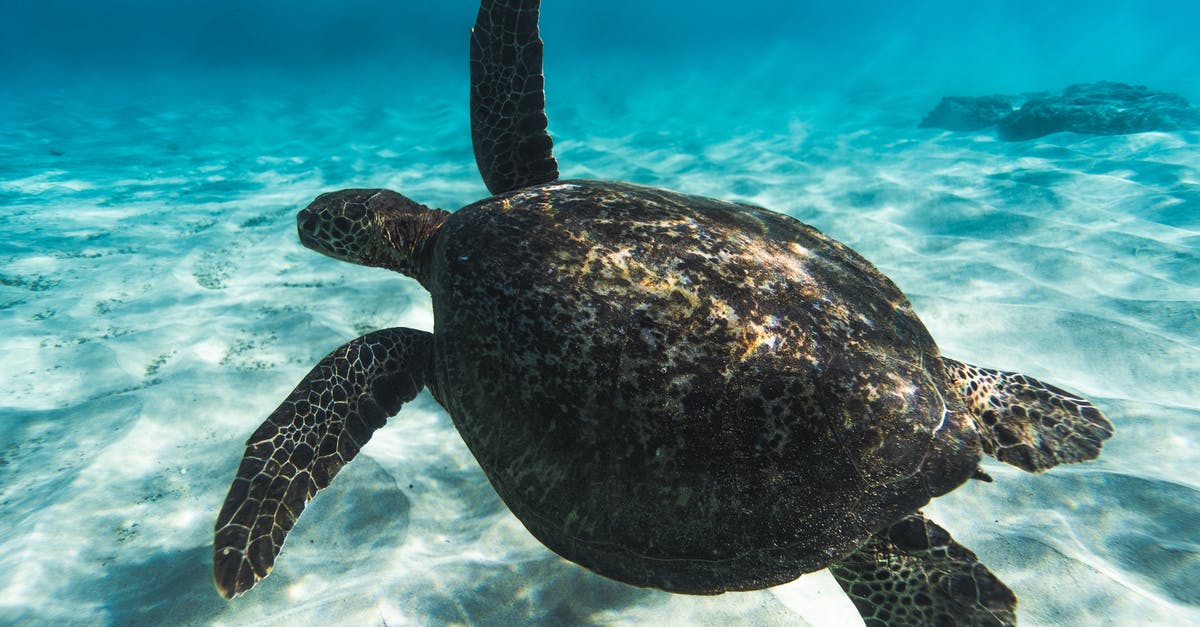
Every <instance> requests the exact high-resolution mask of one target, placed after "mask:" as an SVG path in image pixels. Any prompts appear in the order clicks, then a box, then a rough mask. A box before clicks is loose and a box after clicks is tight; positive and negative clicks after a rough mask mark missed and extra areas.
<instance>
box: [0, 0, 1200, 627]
mask: <svg viewBox="0 0 1200 627" xmlns="http://www.w3.org/2000/svg"><path fill="white" fill-rule="evenodd" d="M429 4H431V3H424V2H393V3H383V2H367V1H365V0H359V1H357V2H349V3H343V4H341V5H340V6H339V7H338V8H336V9H335V8H333V7H332V5H329V6H325V5H321V4H316V3H311V4H306V3H300V4H297V3H284V2H281V1H259V2H253V3H233V2H224V3H221V2H203V3H202V2H180V3H174V4H172V5H171V8H164V7H163V6H161V5H160V3H150V2H133V1H127V2H116V1H114V0H107V1H104V2H97V3H92V4H90V5H87V6H83V5H82V3H80V4H79V5H77V4H76V3H69V2H41V3H25V2H17V3H7V4H5V5H4V6H3V7H0V76H2V77H3V80H0V82H2V83H3V85H2V86H0V95H2V96H3V98H0V355H2V356H3V359H0V426H2V427H3V428H0V530H3V531H0V623H18V624H20V623H29V624H40V623H93V624H94V623H100V624H106V623H112V624H130V623H150V624H156V623H175V624H209V623H266V624H283V623H287V624H308V623H314V622H318V621H321V622H325V621H329V620H335V621H336V622H340V623H345V624H378V623H387V624H440V623H457V624H481V625H492V624H500V625H505V624H522V623H544V624H666V623H668V622H671V623H675V624H680V623H694V624H719V623H726V624H728V623H731V622H732V623H738V624H805V623H808V624H813V625H842V624H855V621H857V620H858V619H857V615H856V613H855V611H854V609H853V607H852V606H851V605H850V604H849V602H848V601H847V600H845V598H844V597H843V596H842V594H841V592H840V590H839V589H838V588H837V586H836V584H835V583H833V580H832V579H831V578H830V577H829V576H828V575H827V574H825V573H818V574H814V575H809V576H805V577H803V578H801V579H800V580H799V581H797V582H796V583H793V584H789V585H787V586H782V587H779V588H776V589H772V590H768V591H761V592H754V593H735V594H726V595H722V596H719V597H712V598H707V597H706V598H696V597H684V596H674V595H669V594H666V593H661V592H656V591H648V590H640V589H635V588H630V587H627V586H623V585H620V584H616V583H613V582H610V581H607V580H605V579H602V578H600V577H598V576H595V575H592V574H590V573H589V572H587V571H585V570H583V569H581V568H579V567H577V566H574V565H572V564H570V563H567V562H565V561H563V560H561V559H559V558H557V557H555V556H554V555H553V554H551V553H550V552H549V551H548V550H546V549H544V548H543V547H542V546H541V545H540V544H538V543H537V542H536V541H535V540H533V539H532V538H531V537H530V536H529V535H528V533H527V532H526V531H525V530H524V528H523V527H522V526H521V524H520V523H519V522H518V521H517V520H516V519H515V518H513V517H512V516H511V514H509V513H508V511H507V509H506V508H505V507H504V506H503V504H502V503H501V502H500V501H499V500H498V498H497V497H496V496H495V494H494V492H493V491H492V490H491V488H490V486H489V485H488V483H487V480H486V479H485V477H484V476H483V474H482V471H481V470H480V469H479V468H478V466H477V465H476V464H475V462H474V460H473V458H472V457H471V456H470V454H469V452H468V451H467V450H466V448H465V446H464V445H463V444H462V442H461V440H460V439H459V438H458V436H457V434H456V433H455V431H454V429H453V426H452V425H451V422H450V420H449V418H448V417H447V416H446V415H445V414H444V413H443V412H442V411H441V409H440V408H439V407H438V406H437V405H436V404H435V403H434V402H433V400H432V399H431V398H430V397H428V395H422V396H420V397H418V399H417V400H416V401H415V402H414V403H412V404H410V405H408V406H406V407H405V409H404V411H403V413H402V414H401V415H400V416H398V417H397V418H394V419H392V420H391V421H390V423H389V426H388V427H387V428H386V429H383V430H381V431H379V432H377V433H376V435H375V436H374V438H373V439H372V441H371V443H370V444H369V445H368V446H367V447H366V448H365V449H364V450H363V452H362V454H361V455H360V456H359V457H358V458H357V459H356V460H355V461H354V463H352V464H350V465H349V466H348V467H347V468H346V469H345V470H344V471H343V472H342V474H341V475H340V476H339V478H338V479H337V481H336V482H334V484H333V486H332V487H331V488H330V489H329V490H327V491H325V492H323V493H322V495H321V496H320V497H318V498H317V499H316V500H314V502H313V503H312V505H311V506H310V508H309V509H308V511H307V513H306V514H305V515H304V517H303V518H302V519H301V521H300V523H299V524H298V526H297V527H296V529H295V531H293V533H292V534H291V536H290V537H289V540H288V543H287V546H286V547H285V549H284V551H283V553H282V554H281V557H280V559H279V561H278V563H277V567H276V569H275V571H274V573H273V574H272V575H271V576H270V577H268V578H267V579H265V580H264V581H263V582H262V583H261V584H260V585H259V586H258V587H256V588H255V589H254V590H253V591H251V592H250V593H248V594H247V595H245V596H243V597H240V598H238V599H236V600H234V601H232V602H227V601H225V600H223V599H221V598H220V597H219V596H218V595H217V593H216V591H215V589H214V588H213V586H212V583H211V576H210V569H211V541H212V524H213V521H214V518H215V516H216V512H217V510H218V509H219V506H220V503H221V501H222V500H223V498H224V496H225V492H226V490H227V488H228V485H229V481H230V480H231V479H232V476H233V472H234V470H235V468H236V466H237V462H238V459H239V458H240V456H241V452H242V443H243V441H244V440H245V438H246V436H247V435H248V434H249V433H250V432H251V431H253V429H254V428H255V427H256V426H257V425H258V424H259V423H260V422H261V420H262V419H263V417H264V416H265V415H266V414H268V413H269V412H270V411H271V410H272V409H273V408H274V407H275V406H276V404H277V403H278V402H279V401H280V400H281V399H282V398H283V396H284V395H286V393H287V392H288V391H289V390H291V388H292V386H293V385H295V383H296V382H297V381H298V380H299V379H300V377H302V376H303V375H304V374H305V373H306V372H307V371H308V369H309V368H310V367H311V365H312V364H313V363H315V362H316V361H317V360H318V359H320V357H321V356H323V355H324V354H326V353H327V352H328V351H330V350H331V349H333V348H334V347H336V346H338V345H340V344H342V343H343V342H345V341H347V340H349V339H351V338H353V337H355V336H357V335H360V334H362V333H364V332H367V331H369V330H372V329H376V328H382V327H390V326H411V327H416V328H423V329H431V328H432V324H433V321H432V314H431V311H430V307H429V299H428V296H427V295H426V294H425V293H424V292H423V291H421V290H420V288H419V287H418V286H417V285H416V284H415V283H414V282H412V281H408V280H405V279H403V278H401V277H399V276H397V275H394V274H391V273H388V272H386V271H383V270H374V269H369V268H362V267H356V266H351V265H348V264H344V263H339V262H336V261H334V260H331V259H328V258H325V257H321V256H318V255H316V254H314V253H312V252H311V251H308V250H306V249H304V248H302V247H301V246H300V245H299V243H298V241H297V239H296V236H295V227H294V224H295V223H294V215H295V212H296V210H297V209H298V208H300V207H302V206H303V205H305V204H306V203H307V202H308V201H309V200H311V199H312V197H314V196H315V195H317V194H318V193H320V192H323V191H329V190H335V189H340V188H344V187H389V188H392V189H396V190H398V191H401V192H403V193H405V194H406V195H408V196H410V197H412V198H414V199H417V200H418V201H421V202H424V203H427V204H430V205H435V206H440V207H443V208H446V209H453V208H455V207H458V206H461V205H464V204H466V203H468V202H470V201H473V200H475V199H478V198H481V197H484V196H485V195H486V191H485V189H484V186H483V184H482V182H481V180H480V179H479V177H478V174H477V173H476V171H475V165H474V161H473V157H472V154H471V144H470V139H469V131H468V119H467V109H466V93H467V92H466V89H467V82H466V81H467V67H466V59H465V56H466V33H467V29H468V28H469V26H470V24H471V23H472V21H473V18H474V12H475V9H476V6H475V5H473V4H472V3H470V2H465V1H464V2H457V1H456V2H453V3H451V2H446V3H440V4H441V5H446V6H439V8H437V9H430V8H429V7H428V6H427V5H429ZM639 4H640V3H636V2H633V1H632V0H620V1H614V2H607V3H587V4H586V6H585V4H584V3H574V2H572V3H566V2H553V3H552V2H548V3H547V4H546V6H545V7H544V8H543V36H544V39H545V40H546V45H547V59H546V74H547V80H548V98H549V105H548V108H549V109H548V113H549V115H550V120H551V123H550V130H551V132H552V133H553V135H554V137H555V139H556V142H557V143H556V152H557V155H558V158H559V163H560V166H561V168H562V171H563V174H564V176H566V177H594V178H612V179H623V180H630V181H634V182H639V183H648V184H654V185H661V186H665V187H670V188H673V189H678V190H681V191H686V192H690V193H696V194H702V195H709V196H715V197H721V198H729V199H734V200H742V201H747V202H752V203H755V204H759V205H763V206H766V207H770V208H772V209H775V210H777V211H781V212H785V213H788V214H790V215H793V216H795V217H797V218H799V219H801V220H803V221H805V222H808V223H810V224H813V225H815V226H817V227H819V228H820V229H822V230H823V231H825V232H826V233H829V234H830V235H833V236H834V237H837V238H839V239H841V240H842V241H844V242H846V243H848V244H850V245H851V246H853V247H854V248H855V249H856V250H858V251H859V252H861V253H862V254H863V255H865V256H866V257H867V258H869V259H871V260H872V261H873V262H874V263H876V264H877V265H878V266H879V267H880V268H881V269H882V270H883V271H884V272H885V273H887V274H888V275H889V276H891V277H892V278H893V279H894V280H895V281H896V283H897V284H898V285H899V286H900V287H901V288H902V289H903V290H904V291H905V292H906V293H907V294H908V295H909V296H910V298H911V299H912V301H913V303H914V306H915V308H916V310H917V311H918V313H919V314H920V315H921V318H922V319H923V320H924V321H925V323H926V325H927V326H928V327H929V329H930V331H931V333H932V334H933V335H934V337H935V338H937V340H938V342H939V344H940V345H941V347H942V349H943V351H944V352H945V353H946V354H948V355H951V356H954V357H957V358H960V359H963V360H966V361H970V362H973V363H978V364H981V365H988V366H992V367H998V368H1005V369H1015V370H1020V371H1022V372H1025V373H1028V374H1030V375H1033V376H1036V377H1039V378H1041V379H1044V380H1048V381H1052V382H1054V383H1056V384H1058V385H1061V386H1063V387H1067V388H1069V389H1072V390H1076V391H1078V392H1080V393H1082V394H1083V395H1085V396H1087V397H1089V398H1090V399H1092V400H1093V401H1094V402H1095V403H1096V404H1097V405H1098V406H1099V407H1100V408H1101V409H1102V410H1104V411H1105V412H1106V413H1107V414H1108V416H1109V417H1110V418H1111V419H1112V420H1113V422H1114V423H1115V424H1116V427H1117V435H1116V436H1115V437H1114V438H1113V439H1112V440H1110V441H1109V443H1108V444H1107V445H1106V447H1105V450H1104V453H1103V455H1102V456H1101V458H1100V459H1099V460H1097V461H1095V462H1092V463H1088V464H1083V465H1079V466H1073V467H1061V468H1057V469H1054V470H1053V471H1050V472H1048V473H1046V474H1044V475H1038V476H1032V475H1027V474H1023V473H1021V472H1020V471H1018V470H1016V469H1013V468H1010V467H1007V466H1002V465H1000V464H998V463H995V462H991V461H985V468H986V470H987V472H989V473H990V474H992V475H993V476H994V477H995V478H996V481H995V483H992V484H984V483H979V482H972V483H971V484H968V485H966V486H964V487H963V488H961V489H959V490H957V491H955V492H953V493H951V494H950V495H947V496H946V497H943V498H940V499H938V500H936V501H935V502H934V503H933V504H932V505H930V506H929V507H928V508H927V510H926V511H928V512H929V513H930V515H931V517H933V518H935V519H936V520H938V521H939V523H940V524H942V526H944V527H946V528H947V529H948V530H949V531H950V532H951V533H952V534H953V535H954V536H955V538H956V539H958V540H959V541H960V542H961V543H962V544H964V545H966V546H968V547H970V548H971V549H972V550H974V551H975V552H976V553H978V554H979V556H980V557H981V559H982V560H983V561H984V562H985V563H986V564H987V565H988V566H989V567H990V568H991V569H992V570H993V571H994V572H996V573H997V575H998V576H999V577H1000V578H1001V579H1002V580H1003V581H1005V582H1006V583H1007V584H1008V585H1009V586H1010V587H1011V588H1013V590H1014V591H1015V592H1016V594H1017V595H1018V597H1019V599H1020V606H1019V617H1020V620H1021V621H1022V623H1023V624H1034V625H1060V624H1061V625H1096V624H1117V625H1121V624H1171V625H1177V624H1188V623H1191V624H1200V594H1198V593H1197V588H1196V585H1195V582H1196V581H1197V580H1198V579H1200V525H1198V523H1197V521H1200V505H1198V503H1200V494H1198V492H1200V479H1198V477H1200V462H1197V461H1196V460H1197V456H1198V454H1200V392H1197V390H1198V389H1200V341H1198V340H1197V338H1200V133H1197V132H1195V131H1174V132H1151V133H1141V134H1136V135H1122V136H1111V137H1097V136H1083V135H1075V134H1070V133H1060V134H1055V135H1050V136H1046V137H1043V138H1040V139H1036V140H1031V141H1026V142H1001V141H998V140H997V139H996V137H995V134H994V133H991V132H989V131H986V130H985V131H982V132H978V133H950V132H943V131H938V130H931V129H920V128H918V127H917V124H918V123H919V122H920V120H921V119H922V117H923V116H924V115H925V113H926V112H928V111H929V110H930V109H931V108H932V107H933V106H934V105H936V104H937V103H938V101H939V99H940V98H941V96H943V95H986V94H991V93H1010V94H1019V93H1025V92H1032V91H1039V90H1058V89H1061V88H1062V87H1065V86H1066V85H1068V84H1071V83H1080V82H1089V81H1095V80H1120V81H1125V82H1130V83H1139V84H1146V85H1149V86H1150V87H1152V88H1154V89H1162V90H1166V91H1172V92H1175V93H1178V94H1181V95H1183V96H1185V97H1187V98H1189V99H1190V100H1191V101H1193V102H1200V82H1197V79H1196V78H1195V76H1197V71H1196V70H1197V67H1196V65H1197V62H1196V60H1197V59H1200V43H1197V41H1196V40H1195V38H1194V36H1192V34H1190V32H1189V31H1190V30H1191V25H1194V24H1195V23H1198V22H1200V10H1198V9H1196V8H1193V6H1192V5H1191V4H1190V3H1183V2H1136V3H1135V2H1111V1H1109V2H1098V3H1097V2H1093V3H1082V2H1065V3H1058V4H1057V5H1056V6H1054V7H1050V6H1045V5H1049V4H1051V3H1045V2H1006V3H991V4H989V5H988V6H987V7H982V8H980V7H970V8H968V7H967V5H966V4H962V3H950V2H931V1H926V2H921V3H914V4H908V5H905V6H891V5H890V4H884V3H867V2H816V3H802V5H803V6H794V5H793V3H775V2H766V1H756V0H748V1H747V2H744V3H742V4H741V5H739V6H738V7H737V8H736V9H735V8H732V6H731V5H729V4H726V3H716V2H708V1H704V2H694V3H686V4H683V3H675V2H662V3H656V4H655V8H653V9H649V10H641V9H638V8H637V7H638V5H639ZM450 5H452V6H450Z"/></svg>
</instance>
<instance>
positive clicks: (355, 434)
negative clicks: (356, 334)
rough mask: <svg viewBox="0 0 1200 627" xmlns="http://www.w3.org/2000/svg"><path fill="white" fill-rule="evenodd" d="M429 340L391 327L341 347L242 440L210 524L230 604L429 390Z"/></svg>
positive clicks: (218, 575) (218, 576) (216, 569)
mask: <svg viewBox="0 0 1200 627" xmlns="http://www.w3.org/2000/svg"><path fill="white" fill-rule="evenodd" d="M432 356H433V336H432V335H431V334H429V333H426V332H424V331H415V330H413V329H404V328H395V329H384V330H382V331H375V332H373V333H368V334H367V335H364V336H362V337H360V338H358V339H356V340H354V341H353V342H350V343H348V344H345V345H343V346H341V347H339V348H338V349H337V350H335V351H333V352H332V353H330V354H329V355H328V356H326V357H325V358H324V359H322V360H321V362H320V363H318V364H317V366H316V367H315V368H313V369H312V371H311V372H309V373H308V376H306V377H304V380H303V381H301V382H300V385H298V386H296V389H295V390H293V391H292V393H291V394H290V395H289V396H288V397H287V400H285V401H284V402H283V403H282V404H281V405H280V406H279V408H278V409H276V410H275V411H274V412H273V413H272V414H271V415H270V417H268V418H267V421H266V422H264V423H263V424H262V426H260V427H259V428H258V430H257V431H255V432H254V434H253V435H251V436H250V439H248V440H247V441H246V453H245V455H244V456H243V457H242V463H241V465H240V466H238V470H237V477H236V478H235V479H234V480H233V485H232V486H230V488H229V495H228V496H226V497H225V504H224V506H222V507H221V513H220V514H219V515H218V516H217V524H216V528H215V537H214V542H213V577H214V579H215V581H216V584H217V590H219V591H220V592H221V594H222V595H223V596H224V597H225V598H233V597H234V596H235V595H238V594H241V593H243V592H245V591H247V590H249V589H250V588H252V587H253V586H254V584H256V583H258V580H260V579H262V578H263V577H266V576H267V573H269V572H271V566H272V565H273V564H274V563H275V556H276V555H278V554H279V549H280V548H281V547H282V546H283V540H284V538H285V537H286V536H287V533H288V531H290V530H291V529H292V525H294V524H295V522H296V518H297V517H299V516H300V513H301V512H302V511H304V505H305V504H306V503H308V501H309V499H311V498H312V497H313V495H315V494H316V493H317V490H320V489H322V488H324V487H325V486H327V485H329V482H330V480H331V479H333V476H334V475H336V474H337V472H338V471H339V470H341V468H342V466H345V465H346V463H348V462H349V461H350V460H351V459H354V456H355V455H357V454H358V451H359V449H360V448H362V446H363V445H364V444H366V443H367V440H369V439H371V434H372V433H373V432H374V431H375V430H376V429H378V428H380V427H382V426H383V425H384V423H385V422H387V418H388V417H389V416H394V415H395V414H396V412H398V411H400V406H401V405H403V404H404V403H406V402H408V401H410V400H412V399H413V398H414V397H415V396H416V395H417V393H418V392H420V391H421V389H422V388H423V387H425V385H426V383H427V382H429V381H430V378H429V373H431V372H432V361H433V359H432Z"/></svg>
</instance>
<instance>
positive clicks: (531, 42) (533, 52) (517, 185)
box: [471, 0, 558, 194]
mask: <svg viewBox="0 0 1200 627" xmlns="http://www.w3.org/2000/svg"><path fill="white" fill-rule="evenodd" d="M539 4H540V0H484V1H483V2H480V3H479V15H478V17H477V18H476V19H475V28H473V29H471V140H472V143H473V144H474V147H475V163H476V165H478V166H479V173H480V174H481V175H483V182H484V183H485V184H487V188H488V191H490V192H492V193H493V194H501V193H504V192H509V191H513V190H516V189H521V188H523V187H528V186H530V185H536V184H538V183H549V182H550V181H554V180H557V179H558V162H557V161H556V160H555V159H554V154H553V148H554V142H553V141H552V140H551V139H550V134H549V133H547V132H546V124H547V120H546V111H545V108H546V94H545V87H544V83H545V80H544V78H543V76H542V40H541V37H540V35H539V34H538V5H539Z"/></svg>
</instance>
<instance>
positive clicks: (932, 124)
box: [921, 95, 1013, 131]
mask: <svg viewBox="0 0 1200 627" xmlns="http://www.w3.org/2000/svg"><path fill="white" fill-rule="evenodd" d="M1012 112H1013V100H1012V98H1011V97H1009V96H1001V95H995V96H980V97H965V96H943V97H942V101H941V102H939V103H938V106H936V107H934V109H933V111H930V112H929V115H926V116H925V119H924V120H921V128H942V129H946V130H948V131H977V130H979V129H981V128H987V127H989V126H992V125H994V124H996V123H997V122H999V121H1000V119H1001V118H1003V117H1004V116H1006V115H1008V114H1010V113H1012Z"/></svg>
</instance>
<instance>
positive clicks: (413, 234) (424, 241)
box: [296, 189, 450, 283]
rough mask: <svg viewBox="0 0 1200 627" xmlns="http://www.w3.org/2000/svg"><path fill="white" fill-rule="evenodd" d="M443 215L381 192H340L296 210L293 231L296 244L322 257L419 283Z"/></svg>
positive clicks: (392, 193) (345, 190)
mask: <svg viewBox="0 0 1200 627" xmlns="http://www.w3.org/2000/svg"><path fill="white" fill-rule="evenodd" d="M449 215H450V214H449V213H447V212H445V211H442V210H441V209H430V208H429V207H426V206H425V205H422V204H420V203H418V202H415V201H413V200H410V199H409V198H406V197H405V196H402V195H400V194H397V193H396V192H393V191H390V190H386V189H344V190H342V191H340V192H329V193H327V194H321V195H320V196H317V198H316V200H314V201H312V202H311V203H309V205H308V206H307V207H305V208H304V209H301V210H300V213H298V214H297V215H296V229H297V231H299V233H300V243H301V244H304V245H305V246H306V247H308V248H311V249H313V250H315V251H317V252H319V253H321V254H323V255H328V256H330V257H333V258H334V259H340V260H342V261H349V262H350V263H357V264H362V265H365V266H375V267H378V268H387V269H389V270H395V271H396V272H400V273H403V274H406V275H408V276H411V277H413V278H415V279H417V280H418V281H421V282H422V283H424V273H425V267H426V264H425V263H424V257H425V250H426V249H427V245H428V244H429V242H430V241H431V240H432V239H433V236H434V235H435V234H436V233H437V232H438V230H439V229H441V226H442V223H443V222H445V221H446V217H447V216H449Z"/></svg>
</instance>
